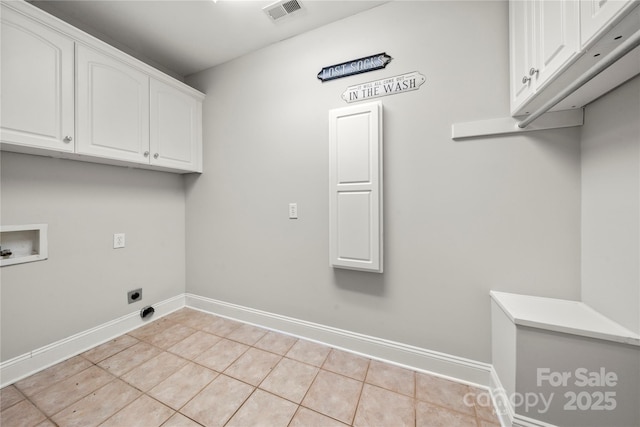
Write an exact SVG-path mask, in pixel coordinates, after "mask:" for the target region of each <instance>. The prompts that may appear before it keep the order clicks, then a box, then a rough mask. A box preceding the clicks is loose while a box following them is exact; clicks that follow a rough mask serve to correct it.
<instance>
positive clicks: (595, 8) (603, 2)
mask: <svg viewBox="0 0 640 427" xmlns="http://www.w3.org/2000/svg"><path fill="white" fill-rule="evenodd" d="M632 3H634V0H580V39H581V42H582V47H583V48H584V47H586V46H587V45H588V44H589V43H590V42H591V41H592V40H593V39H594V37H595V36H596V35H597V34H599V33H600V32H601V31H605V30H607V26H608V25H609V24H611V23H612V22H613V21H614V20H615V18H617V17H618V16H620V15H621V14H622V12H623V10H626V9H628V8H630V7H632V6H633V5H632ZM635 3H636V4H637V0H636V1H635Z"/></svg>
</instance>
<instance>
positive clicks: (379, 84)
mask: <svg viewBox="0 0 640 427" xmlns="http://www.w3.org/2000/svg"><path fill="white" fill-rule="evenodd" d="M425 80H426V78H425V76H423V75H422V74H420V73H419V72H417V71H414V72H412V73H407V74H402V75H400V76H394V77H388V78H386V79H381V80H376V81H374V82H367V83H362V84H359V85H355V86H349V87H348V88H347V90H346V91H344V93H343V94H342V99H344V100H345V101H347V102H356V101H362V100H365V99H369V98H379V97H381V96H387V95H395V94H396V93H403V92H410V91H412V90H418V89H420V86H421V85H422V84H423V83H424V82H425Z"/></svg>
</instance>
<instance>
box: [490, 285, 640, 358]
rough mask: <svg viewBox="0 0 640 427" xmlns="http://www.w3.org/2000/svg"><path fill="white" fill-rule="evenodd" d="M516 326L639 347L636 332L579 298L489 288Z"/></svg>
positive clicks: (639, 343)
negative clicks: (512, 292) (518, 293)
mask: <svg viewBox="0 0 640 427" xmlns="http://www.w3.org/2000/svg"><path fill="white" fill-rule="evenodd" d="M491 298H493V300H494V301H495V302H496V303H497V304H498V306H500V308H501V309H502V311H504V313H505V314H506V315H507V316H508V317H509V318H510V319H511V321H512V322H513V323H514V324H516V325H521V326H529V327H532V328H538V329H545V330H549V331H555V332H562V333H566V334H573V335H579V336H584V337H589V338H597V339H602V340H607V341H614V342H619V343H624V344H630V345H635V346H640V335H638V334H635V333H633V332H632V331H630V330H628V329H627V328H625V327H623V326H621V325H620V324H618V323H616V322H614V321H613V320H611V319H609V318H608V317H606V316H604V315H602V314H600V313H599V312H597V311H596V310H594V309H593V308H591V307H589V306H588V305H587V304H585V303H583V302H580V301H571V300H562V299H555V298H544V297H536V296H529V295H517V294H509V293H505V292H496V291H491Z"/></svg>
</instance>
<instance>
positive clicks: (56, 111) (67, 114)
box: [0, 1, 204, 173]
mask: <svg viewBox="0 0 640 427" xmlns="http://www.w3.org/2000/svg"><path fill="white" fill-rule="evenodd" d="M1 5H2V41H1V43H2V61H1V70H0V71H1V75H2V87H1V89H2V97H1V98H2V115H1V116H0V148H1V149H2V150H6V151H16V152H22V153H28V154H36V155H46V156H57V157H64V158H69V159H75V160H82V161H89V162H96V163H107V164H115V165H122V166H133V167H141V168H147V169H155V170H163V171H169V172H177V173H186V172H202V101H203V99H204V95H203V94H202V93H200V92H198V91H197V90H195V89H192V88H190V87H188V86H187V85H185V84H184V83H182V82H179V81H177V80H175V79H173V78H171V77H169V76H167V75H165V74H163V73H161V72H160V71H158V70H156V69H154V68H152V67H150V66H148V65H146V64H144V63H142V62H140V61H138V60H137V59H134V58H132V57H130V56H128V55H126V54H124V53H122V52H120V51H118V50H117V49H115V48H113V47H111V46H109V45H107V44H105V43H103V42H101V41H99V40H97V39H95V38H93V37H91V36H89V35H87V34H86V33H83V32H82V31H80V30H78V29H76V28H74V27H71V26H70V25H68V24H65V23H64V22H62V21H60V20H57V19H55V18H53V17H51V16H50V15H48V14H47V13H45V12H43V11H41V10H40V9H38V8H36V7H34V6H32V5H30V4H28V3H27V2H23V1H12V2H2V3H1Z"/></svg>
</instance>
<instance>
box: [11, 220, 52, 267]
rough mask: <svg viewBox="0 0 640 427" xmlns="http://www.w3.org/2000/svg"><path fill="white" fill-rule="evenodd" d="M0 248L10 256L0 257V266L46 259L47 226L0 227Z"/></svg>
mask: <svg viewBox="0 0 640 427" xmlns="http://www.w3.org/2000/svg"><path fill="white" fill-rule="evenodd" d="M0 247H2V250H6V249H8V250H10V251H11V255H9V256H5V257H0V266H2V267H5V266H7V265H14V264H22V263H25V262H34V261H42V260H45V259H47V257H48V251H47V247H48V245H47V224H27V225H3V226H0Z"/></svg>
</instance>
